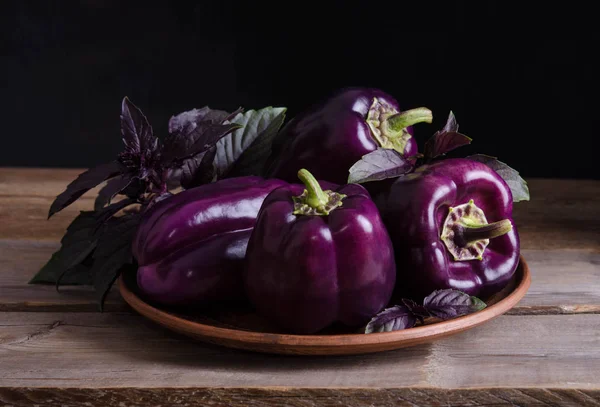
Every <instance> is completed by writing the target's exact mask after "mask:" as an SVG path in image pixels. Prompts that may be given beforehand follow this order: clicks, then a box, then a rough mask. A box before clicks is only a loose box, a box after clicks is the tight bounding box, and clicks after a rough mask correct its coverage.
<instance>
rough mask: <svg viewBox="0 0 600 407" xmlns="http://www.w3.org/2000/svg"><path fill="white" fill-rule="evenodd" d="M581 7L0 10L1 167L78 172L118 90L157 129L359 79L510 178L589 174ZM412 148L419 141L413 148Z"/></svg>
mask: <svg viewBox="0 0 600 407" xmlns="http://www.w3.org/2000/svg"><path fill="white" fill-rule="evenodd" d="M592 4H593V2H589V3H584V2H581V3H577V2H566V3H565V2H557V3H556V4H554V5H550V3H548V2H516V1H515V2H510V1H483V2H475V1H472V2H466V1H465V2H451V1H448V2H428V1H414V2H410V3H409V2H402V1H394V2H377V1H361V2H359V1H356V2H355V3H353V2H350V1H345V2H328V1H325V0H322V1H320V2H315V3H311V2H298V1H294V2H276V3H275V2H274V3H270V2H269V3H266V2H261V3H260V4H257V3H256V2H225V1H213V2H208V1H196V2H190V1H187V2H183V1H182V2H179V1H171V2H168V1H164V2H152V1H143V2H131V1H101V0H94V1H92V0H88V1H79V2H75V1H73V2H68V1H64V2H50V1H39V2H37V1H36V2H33V1H30V2H27V1H25V2H21V1H13V2H10V1H9V2H2V3H1V5H0V11H1V12H0V26H1V28H0V30H2V31H1V34H2V37H1V43H0V44H1V49H0V50H1V58H2V59H1V61H0V62H1V63H0V81H1V82H0V83H2V86H0V109H1V110H0V112H1V114H0V119H1V122H2V124H1V127H0V132H1V133H0V134H1V137H2V138H1V139H2V147H1V148H0V165H2V166H7V165H10V166H62V167H88V166H92V165H96V164H99V163H101V162H105V161H108V160H110V159H112V158H113V157H114V155H115V154H116V153H117V152H118V151H120V148H121V140H120V133H119V111H120V103H121V100H122V98H123V97H124V96H128V97H129V98H130V99H131V100H132V101H133V103H135V104H136V105H137V106H139V107H140V108H141V109H142V110H143V111H144V112H145V114H146V115H147V116H148V118H149V120H150V122H151V123H152V125H153V127H154V129H155V132H156V133H158V134H159V135H160V134H164V132H165V131H166V125H167V120H168V118H169V117H170V116H171V115H173V114H176V113H179V112H180V111H183V110H188V109H191V108H193V107H201V106H204V105H209V106H210V107H213V108H220V109H235V108H237V107H238V106H243V107H244V108H246V109H252V108H261V107H264V106H268V105H274V106H287V107H288V117H290V116H293V115H294V114H296V113H298V112H299V111H301V110H302V109H304V108H307V107H309V106H310V104H311V103H314V102H316V101H317V100H319V99H321V98H323V97H325V96H327V95H328V94H329V93H330V92H332V91H334V90H336V89H338V88H340V87H344V86H374V87H379V88H381V89H383V90H384V91H386V92H388V93H390V94H392V95H393V96H394V97H395V98H396V99H397V100H398V101H399V102H400V104H401V106H402V107H403V108H412V107H417V106H427V107H429V108H431V109H432V110H433V113H434V123H433V124H432V125H427V124H421V125H418V126H417V127H416V129H415V130H416V132H417V137H418V140H419V142H420V143H422V142H423V139H424V138H425V137H427V136H429V135H430V134H432V133H433V132H434V131H435V130H437V129H438V128H439V127H441V126H442V125H443V124H444V122H445V120H446V117H447V115H448V112H449V111H450V110H452V111H453V112H454V113H455V115H456V117H457V120H458V123H459V125H460V129H461V131H462V132H463V133H465V134H467V135H468V136H470V137H472V138H473V143H472V145H471V146H469V147H468V148H466V149H465V150H464V151H462V152H461V154H462V153H471V152H480V153H486V154H490V155H494V156H497V157H498V158H499V159H501V160H502V161H505V162H507V163H508V164H509V165H511V166H513V167H515V168H516V169H518V170H519V171H520V172H521V174H522V175H524V176H525V177H538V176H545V177H565V178H568V177H571V178H596V179H600V169H599V168H600V166H599V165H598V160H597V158H596V156H597V153H596V151H597V150H596V147H595V145H597V144H598V143H597V141H596V139H597V138H598V127H599V126H598V124H599V123H598V122H599V119H598V106H599V104H598V91H599V89H598V88H599V87H598V79H597V77H598V75H599V73H600V70H599V68H600V65H599V63H598V62H596V60H597V59H598V55H597V54H598V52H599V51H600V36H599V33H598V30H597V28H596V27H597V26H598V23H597V21H595V20H594V16H595V15H596V14H595V13H594V12H593V11H592V9H591V8H592V6H591V5H592ZM421 145H422V144H421Z"/></svg>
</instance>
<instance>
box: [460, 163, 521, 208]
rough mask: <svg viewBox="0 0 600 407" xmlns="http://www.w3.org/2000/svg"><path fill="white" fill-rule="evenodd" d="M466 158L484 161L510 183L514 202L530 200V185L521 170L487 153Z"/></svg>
mask: <svg viewBox="0 0 600 407" xmlns="http://www.w3.org/2000/svg"><path fill="white" fill-rule="evenodd" d="M466 158H468V159H470V160H474V161H479V162H481V163H484V164H485V165H487V166H488V167H490V168H491V169H493V170H494V171H496V172H497V173H498V175H500V177H502V179H503V180H504V181H505V182H506V183H507V184H508V187H509V188H510V191H511V192H512V196H513V202H520V201H529V187H528V186H527V182H526V181H525V180H524V179H523V178H521V176H520V175H519V172H518V171H516V170H515V169H513V168H511V167H509V166H508V165H507V164H505V163H503V162H502V161H499V160H498V159H496V157H492V156H489V155H485V154H474V155H470V156H467V157H466Z"/></svg>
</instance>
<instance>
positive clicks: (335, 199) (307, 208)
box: [292, 168, 346, 215]
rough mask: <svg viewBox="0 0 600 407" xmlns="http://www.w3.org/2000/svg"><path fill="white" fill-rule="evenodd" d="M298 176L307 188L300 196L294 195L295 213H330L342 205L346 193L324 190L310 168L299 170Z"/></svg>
mask: <svg viewBox="0 0 600 407" xmlns="http://www.w3.org/2000/svg"><path fill="white" fill-rule="evenodd" d="M298 178H300V180H301V181H302V183H304V186H305V187H306V189H305V190H304V192H302V194H300V195H299V196H294V197H292V199H293V201H294V212H293V213H294V215H329V212H331V211H332V210H334V209H335V208H338V207H340V206H342V200H343V199H344V198H346V195H344V194H340V193H339V192H334V191H330V190H326V191H323V188H321V185H319V181H317V179H316V178H315V177H314V176H313V175H312V174H311V173H310V172H308V170H306V169H304V168H302V169H301V170H300V171H298Z"/></svg>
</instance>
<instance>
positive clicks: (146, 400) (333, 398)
mask: <svg viewBox="0 0 600 407" xmlns="http://www.w3.org/2000/svg"><path fill="white" fill-rule="evenodd" d="M91 401H93V402H95V403H97V405H102V406H107V407H113V406H114V407H124V406H127V407H136V406H158V405H163V404H166V405H169V406H207V407H209V406H211V407H257V406H265V407H270V406H273V407H281V406H286V407H316V406H325V407H334V406H338V407H339V406H345V407H389V406H400V407H404V406H406V407H415V406H446V407H464V406H488V407H489V406H492V407H493V406H497V407H519V406H538V407H542V406H543V407H548V406H585V407H587V406H590V407H592V406H600V391H598V390H576V389H530V388H516V389H504V388H487V389H469V390H456V389H452V390H444V389H432V388H414V389H398V388H379V389H365V388H359V389H347V388H332V389H322V388H312V389H290V388H199V387H192V388H153V389H140V388H131V387H127V388H119V387H113V388H103V389H80V388H42V389H40V388H20V387H17V388H7V387H5V388H0V403H5V404H7V405H10V406H14V407H21V406H30V405H36V406H40V407H42V406H52V407H54V406H59V405H60V406H64V407H77V406H86V407H89V406H90V405H93V404H90V402H91Z"/></svg>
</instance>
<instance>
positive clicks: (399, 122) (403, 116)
mask: <svg viewBox="0 0 600 407" xmlns="http://www.w3.org/2000/svg"><path fill="white" fill-rule="evenodd" d="M432 121H433V113H432V112H431V110H429V109H427V108H426V107H417V108H414V109H410V110H405V111H403V112H400V113H396V114H394V115H392V116H389V117H388V118H387V119H386V120H385V123H386V124H385V126H386V127H387V128H388V129H389V130H390V131H391V132H393V133H397V134H398V135H400V132H401V131H402V130H404V129H405V128H407V127H409V126H412V125H414V124H417V123H431V122H432ZM388 137H390V138H392V137H393V135H391V134H390V135H388Z"/></svg>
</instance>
